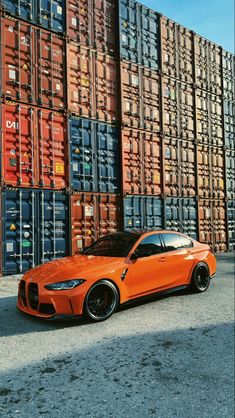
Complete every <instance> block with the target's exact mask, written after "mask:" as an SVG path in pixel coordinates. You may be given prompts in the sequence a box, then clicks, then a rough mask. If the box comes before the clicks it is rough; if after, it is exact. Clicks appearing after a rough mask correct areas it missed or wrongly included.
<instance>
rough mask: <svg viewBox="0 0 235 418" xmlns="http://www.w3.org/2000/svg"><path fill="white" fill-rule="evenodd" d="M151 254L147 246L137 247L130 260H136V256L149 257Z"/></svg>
mask: <svg viewBox="0 0 235 418" xmlns="http://www.w3.org/2000/svg"><path fill="white" fill-rule="evenodd" d="M150 255H152V251H151V250H149V249H148V248H137V249H136V250H135V251H134V252H133V254H132V255H131V257H130V259H131V260H137V258H143V257H149V256H150Z"/></svg>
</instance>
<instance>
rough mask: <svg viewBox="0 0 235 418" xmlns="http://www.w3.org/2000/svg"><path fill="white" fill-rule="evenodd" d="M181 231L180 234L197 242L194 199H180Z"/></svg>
mask: <svg viewBox="0 0 235 418" xmlns="http://www.w3.org/2000/svg"><path fill="white" fill-rule="evenodd" d="M181 213H182V220H181V229H180V232H182V233H184V234H187V235H189V236H190V237H192V238H193V239H195V240H197V239H198V236H197V203H196V199H181Z"/></svg>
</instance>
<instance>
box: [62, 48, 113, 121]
mask: <svg viewBox="0 0 235 418" xmlns="http://www.w3.org/2000/svg"><path fill="white" fill-rule="evenodd" d="M67 77H68V110H69V111H70V112H71V113H74V114H76V115H79V116H83V117H87V118H89V119H99V120H101V121H106V122H115V121H116V120H117V119H118V108H117V103H118V84H117V64H116V61H115V60H114V59H113V58H112V57H110V56H109V55H105V54H102V53H100V52H97V51H94V50H91V49H88V48H85V47H83V46H81V45H78V44H75V43H72V42H71V43H67Z"/></svg>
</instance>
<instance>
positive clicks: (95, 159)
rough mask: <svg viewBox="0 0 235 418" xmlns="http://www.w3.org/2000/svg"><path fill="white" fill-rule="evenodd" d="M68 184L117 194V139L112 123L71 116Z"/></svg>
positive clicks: (84, 189)
mask: <svg viewBox="0 0 235 418" xmlns="http://www.w3.org/2000/svg"><path fill="white" fill-rule="evenodd" d="M69 133H70V139H69V141H70V187H71V188H72V189H75V190H77V191H93V192H103V193H117V192H118V191H119V189H120V167H119V139H118V130H117V128H116V127H115V126H112V125H109V124H106V123H101V122H96V121H92V120H88V119H81V118H70V119H69Z"/></svg>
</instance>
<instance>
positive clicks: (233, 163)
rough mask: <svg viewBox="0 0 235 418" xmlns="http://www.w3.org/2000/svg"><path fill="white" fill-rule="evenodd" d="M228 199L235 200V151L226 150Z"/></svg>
mask: <svg viewBox="0 0 235 418" xmlns="http://www.w3.org/2000/svg"><path fill="white" fill-rule="evenodd" d="M226 189H227V198H228V199H232V200H235V150H231V149H227V150H226Z"/></svg>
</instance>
